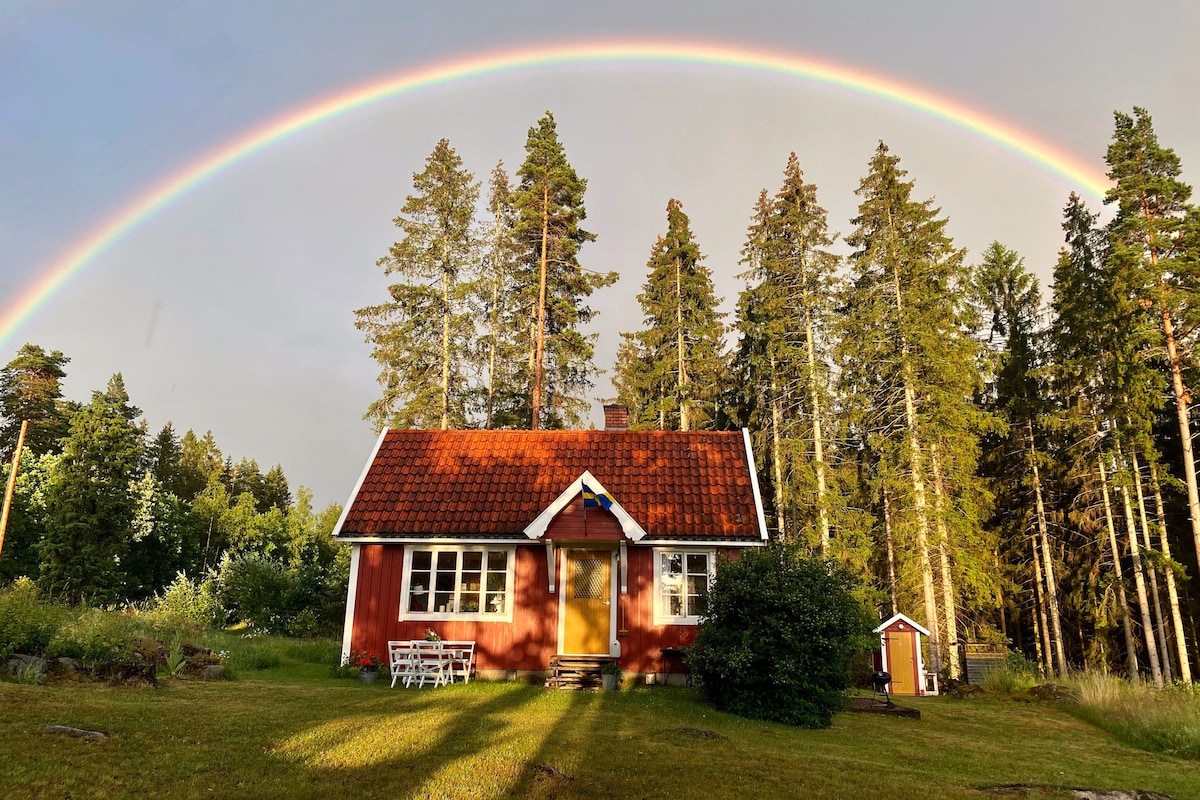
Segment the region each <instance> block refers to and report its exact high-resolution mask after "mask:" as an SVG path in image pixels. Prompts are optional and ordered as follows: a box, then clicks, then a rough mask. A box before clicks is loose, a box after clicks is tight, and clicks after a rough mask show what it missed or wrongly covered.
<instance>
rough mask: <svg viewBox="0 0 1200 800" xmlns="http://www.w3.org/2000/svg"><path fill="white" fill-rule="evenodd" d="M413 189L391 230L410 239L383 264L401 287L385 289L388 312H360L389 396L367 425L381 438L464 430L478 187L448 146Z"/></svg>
mask: <svg viewBox="0 0 1200 800" xmlns="http://www.w3.org/2000/svg"><path fill="white" fill-rule="evenodd" d="M413 189H414V193H413V194H410V195H409V196H408V198H407V199H406V201H405V203H404V207H403V208H402V209H401V210H400V215H399V216H397V217H396V219H395V220H394V222H395V223H396V226H397V227H398V228H400V229H401V230H402V231H403V232H404V237H403V238H402V239H401V240H400V241H399V242H397V243H396V244H394V245H392V248H391V250H390V251H389V253H388V255H387V256H384V257H383V258H381V259H380V260H379V262H378V265H379V266H381V267H383V269H384V273H385V274H388V275H398V276H400V278H401V280H400V281H399V282H397V283H394V284H392V285H391V286H390V287H388V291H389V293H390V294H391V300H390V301H389V302H387V303H383V304H381V305H376V306H369V307H367V308H361V309H359V310H357V311H355V312H354V313H355V315H356V316H357V317H358V321H357V322H356V323H355V325H356V326H357V327H358V328H359V330H362V331H364V332H365V333H366V339H367V342H368V343H370V344H371V345H372V348H373V350H372V356H373V357H374V358H375V359H376V360H377V361H378V362H379V364H380V373H379V383H380V385H382V386H383V396H382V397H381V398H380V399H379V400H376V401H375V402H374V403H372V404H371V406H370V408H369V409H368V410H367V413H366V415H365V417H366V418H367V419H370V420H371V421H372V422H374V424H375V428H376V430H382V429H383V428H385V427H403V428H410V427H418V428H420V427H426V428H441V429H443V430H444V429H446V428H452V427H462V426H464V425H465V424H466V422H467V403H468V401H469V393H468V391H467V386H466V381H467V373H468V370H469V366H470V353H471V342H472V341H473V339H474V335H475V329H474V320H473V318H472V315H471V313H470V310H469V308H468V307H467V301H468V299H469V297H470V294H471V291H472V288H473V287H472V281H473V280H474V278H475V275H474V270H475V269H476V268H477V263H476V260H477V259H476V256H477V252H478V248H477V241H476V236H475V232H474V230H473V227H474V214H475V203H476V201H477V200H478V199H479V184H478V183H476V182H475V178H474V176H473V175H472V174H471V173H470V172H469V171H467V170H466V169H465V168H464V167H463V164H462V160H461V159H460V158H459V156H458V154H457V153H456V152H455V151H454V148H452V147H451V146H450V143H449V141H447V140H446V139H442V140H441V141H439V142H438V143H437V146H436V147H434V149H433V152H432V153H431V154H430V155H429V157H428V158H427V159H426V160H425V169H424V170H422V171H421V172H418V173H414V175H413Z"/></svg>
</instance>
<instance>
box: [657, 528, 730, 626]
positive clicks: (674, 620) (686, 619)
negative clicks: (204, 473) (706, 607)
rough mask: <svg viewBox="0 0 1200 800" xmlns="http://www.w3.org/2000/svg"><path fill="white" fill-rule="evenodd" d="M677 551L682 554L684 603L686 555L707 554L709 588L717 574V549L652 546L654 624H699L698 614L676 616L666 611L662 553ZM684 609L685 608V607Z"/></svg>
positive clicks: (668, 553)
mask: <svg viewBox="0 0 1200 800" xmlns="http://www.w3.org/2000/svg"><path fill="white" fill-rule="evenodd" d="M674 553H678V554H679V555H681V556H683V580H684V603H685V604H686V602H687V591H686V586H687V575H688V572H687V557H688V556H689V555H693V556H694V555H704V556H708V585H709V587H710V588H711V587H712V582H713V579H714V578H715V577H716V574H717V551H716V548H711V547H656V548H654V624H655V625H699V624H700V615H699V614H685V615H682V616H676V615H674V614H670V613H668V612H667V608H666V598H665V597H664V595H663V574H662V562H663V556H664V555H671V554H674ZM685 610H686V609H685Z"/></svg>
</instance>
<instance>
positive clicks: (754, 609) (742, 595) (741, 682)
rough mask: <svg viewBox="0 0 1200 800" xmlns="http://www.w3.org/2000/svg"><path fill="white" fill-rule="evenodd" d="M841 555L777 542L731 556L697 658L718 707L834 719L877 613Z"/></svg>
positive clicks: (712, 596) (693, 663) (695, 665)
mask: <svg viewBox="0 0 1200 800" xmlns="http://www.w3.org/2000/svg"><path fill="white" fill-rule="evenodd" d="M854 588H855V579H854V577H853V576H852V575H851V574H850V573H849V572H847V571H845V570H844V569H842V568H841V567H839V566H838V565H836V564H835V563H833V562H831V561H825V560H822V559H818V558H805V557H804V556H802V555H801V554H800V552H799V551H798V550H797V549H796V548H794V547H788V546H784V545H772V546H771V547H768V548H763V549H758V550H749V551H746V552H745V553H743V554H742V557H741V559H740V560H738V561H733V562H730V561H724V562H722V563H721V566H720V568H719V569H718V571H717V577H716V580H715V581H714V582H713V585H712V588H711V590H710V591H709V594H708V610H707V612H706V613H705V614H704V617H703V622H702V624H701V627H700V632H699V635H698V636H697V637H696V644H695V646H694V647H693V648H692V650H691V652H689V653H688V665H689V666H690V668H691V670H692V672H693V673H695V674H696V675H697V676H698V677H700V679H701V682H702V686H703V687H704V693H705V695H707V696H708V698H709V699H710V700H711V701H712V702H713V704H714V705H716V706H717V708H720V709H722V710H723V711H729V712H732V713H734V714H740V715H741V716H744V717H752V718H755V719H767V720H772V721H774V722H783V723H786V724H789V725H800V726H802V727H805V728H824V727H828V726H829V724H830V722H831V721H832V718H833V713H834V712H835V711H838V710H840V709H842V708H843V707H844V705H845V702H846V697H845V690H846V689H847V688H848V687H849V676H850V668H851V665H852V664H853V662H854V659H855V657H856V656H858V655H859V654H860V653H861V652H862V651H863V650H865V649H867V648H869V647H870V646H871V645H872V637H871V628H872V627H873V625H874V622H873V620H872V618H871V616H870V614H869V613H867V611H866V609H865V608H863V606H862V605H861V604H860V603H859V602H858V600H856V599H855V597H854Z"/></svg>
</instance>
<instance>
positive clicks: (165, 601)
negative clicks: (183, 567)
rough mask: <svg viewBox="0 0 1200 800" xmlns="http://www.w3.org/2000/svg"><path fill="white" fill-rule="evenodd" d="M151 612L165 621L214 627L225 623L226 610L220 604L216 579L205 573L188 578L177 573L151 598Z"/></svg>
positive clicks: (181, 573)
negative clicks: (164, 587)
mask: <svg viewBox="0 0 1200 800" xmlns="http://www.w3.org/2000/svg"><path fill="white" fill-rule="evenodd" d="M151 614H153V615H157V616H159V617H161V618H162V619H163V620H165V621H170V622H185V623H192V624H195V625H200V626H203V627H215V626H218V625H222V624H224V622H225V616H226V611H225V608H224V606H222V605H221V597H220V591H219V588H218V586H217V581H216V578H215V577H214V576H212V575H209V576H207V577H205V578H203V579H202V580H192V579H191V578H189V577H188V576H187V574H186V573H183V572H180V573H179V574H178V575H176V576H175V580H173V581H171V584H170V585H169V586H167V588H166V589H164V590H163V591H162V593H161V594H159V595H158V596H157V597H155V599H154V601H153V603H152V604H151Z"/></svg>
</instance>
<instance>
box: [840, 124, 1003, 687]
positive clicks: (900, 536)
mask: <svg viewBox="0 0 1200 800" xmlns="http://www.w3.org/2000/svg"><path fill="white" fill-rule="evenodd" d="M870 170H871V171H870V174H869V175H868V176H867V177H866V178H864V179H863V180H862V182H861V184H860V186H859V188H858V190H857V193H858V195H859V196H860V198H861V202H860V204H859V208H858V216H857V217H855V218H854V220H852V222H853V224H854V225H855V226H856V227H855V230H854V232H853V233H852V234H851V235H850V236H848V237H847V239H846V241H847V243H848V244H850V246H851V247H853V248H855V249H854V252H853V253H852V254H851V256H850V266H851V284H850V287H849V289H848V291H847V293H846V295H845V298H844V300H845V308H844V313H843V314H842V316H841V317H840V319H839V330H840V333H841V336H840V341H839V360H840V363H841V365H842V368H843V373H842V379H843V382H844V384H845V386H846V390H847V394H848V395H849V397H850V400H849V402H850V403H851V405H850V408H849V411H850V415H851V423H852V425H854V426H855V428H857V429H858V430H859V432H860V433H859V435H860V436H861V437H862V439H863V440H864V442H865V444H866V446H867V447H868V448H869V449H870V450H871V451H872V452H873V453H874V455H875V457H876V458H877V459H878V460H879V462H880V470H879V475H880V476H881V485H880V486H879V487H878V491H879V492H880V493H882V494H883V495H884V497H886V498H887V499H888V504H889V507H890V508H891V513H890V515H889V516H890V518H891V519H890V523H889V525H890V528H891V529H892V531H893V532H894V536H895V537H896V545H897V546H896V557H897V561H898V566H899V570H898V571H899V573H900V574H901V575H904V574H906V573H907V574H911V573H912V572H915V573H916V574H917V575H919V576H920V579H919V583H918V584H917V585H916V586H903V585H902V586H901V590H902V591H904V592H910V591H915V594H916V596H917V597H918V598H919V599H920V601H921V603H922V606H923V609H924V614H923V616H924V620H925V624H926V625H927V627H929V629H930V631H931V632H936V633H935V634H934V635H931V637H930V642H929V647H930V662H931V665H932V668H933V669H935V670H939V669H941V667H942V660H941V659H942V656H943V652H942V644H943V643H944V642H946V641H947V640H949V641H951V642H952V641H954V640H955V639H956V632H957V622H958V619H957V618H958V615H959V613H960V611H963V610H965V609H962V608H961V607H960V603H962V602H963V601H964V600H966V601H969V602H979V603H983V604H985V605H986V604H988V603H990V602H994V591H995V586H994V574H993V573H994V570H993V568H992V565H991V564H990V563H981V562H984V560H990V554H991V553H992V552H993V547H992V546H991V544H990V542H987V541H986V540H981V538H980V537H981V533H980V526H979V517H980V514H981V511H982V507H983V506H984V505H985V504H986V502H987V497H986V492H985V491H984V490H983V488H982V486H981V485H980V483H979V481H978V479H977V477H976V475H975V472H976V470H975V467H976V462H977V459H978V436H979V433H980V432H981V431H982V430H983V429H984V428H985V427H986V426H987V424H988V420H987V417H986V416H985V415H984V414H982V413H981V412H980V411H979V410H978V409H977V408H976V407H975V406H973V405H972V403H971V397H972V395H973V393H974V392H976V391H977V390H978V388H979V385H980V376H979V370H978V361H977V356H978V346H977V344H976V343H975V341H974V340H973V339H972V338H971V337H970V335H969V331H970V329H971V327H972V326H973V324H974V322H973V320H972V318H971V309H970V308H969V307H968V303H967V296H966V291H965V288H966V287H965V286H964V282H963V278H964V273H963V268H962V261H963V253H962V251H961V250H959V249H957V248H955V247H954V245H953V242H952V241H951V240H950V238H949V237H948V236H946V233H945V227H946V220H945V219H942V218H939V217H938V214H939V210H938V209H937V208H935V207H933V204H932V202H931V201H924V202H921V201H916V200H913V199H912V191H913V184H912V182H910V181H905V180H904V179H903V178H904V175H905V174H906V173H905V172H904V170H902V169H900V168H899V159H898V158H896V157H895V156H893V155H891V154H890V153H889V151H888V149H887V147H886V146H885V145H884V144H883V143H882V142H881V143H880V144H879V147H878V149H877V150H876V152H875V155H874V157H873V158H872V160H871V164H870ZM939 484H940V488H939ZM914 561H915V562H916V563H915V570H913V569H911V568H910V565H911V564H912V562H914ZM935 564H936V565H937V566H938V567H939V580H940V583H941V584H942V589H943V591H942V592H941V596H940V597H939V596H938V593H937V592H936V590H935V585H936V584H935V576H934V569H935ZM939 601H940V603H941V608H940V610H939ZM947 654H948V655H949V659H948V662H947V663H948V665H949V671H950V673H951V675H954V674H955V672H956V669H955V664H956V662H955V652H954V651H953V650H949V651H948V653H947Z"/></svg>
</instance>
